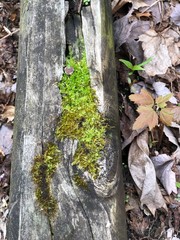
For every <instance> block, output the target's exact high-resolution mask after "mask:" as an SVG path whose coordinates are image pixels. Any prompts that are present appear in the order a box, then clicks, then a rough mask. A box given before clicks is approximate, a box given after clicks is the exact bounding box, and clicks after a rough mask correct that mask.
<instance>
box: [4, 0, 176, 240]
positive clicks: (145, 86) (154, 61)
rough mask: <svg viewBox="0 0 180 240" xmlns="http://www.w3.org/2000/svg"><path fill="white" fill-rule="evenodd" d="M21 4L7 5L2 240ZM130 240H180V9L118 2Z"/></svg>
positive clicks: (138, 0)
mask: <svg viewBox="0 0 180 240" xmlns="http://www.w3.org/2000/svg"><path fill="white" fill-rule="evenodd" d="M19 10H20V3H19V1H18V0H12V1H0V122H1V127H0V239H1V240H4V239H5V237H6V221H7V217H8V213H9V209H8V200H9V188H10V165H11V160H12V159H11V151H12V143H13V140H12V138H13V119H14V111H15V96H16V80H17V56H18V31H19ZM112 12H113V27H114V39H115V54H116V62H117V81H118V93H119V114H120V126H121V139H122V157H123V174H124V186H125V196H126V199H125V201H126V213H127V226H128V239H129V240H155V239H162V240H180V146H179V143H180V41H179V39H180V31H179V27H180V4H179V3H178V1H175V0H171V1H162V0H157V1H155V0H133V1H132V0H113V1H112Z"/></svg>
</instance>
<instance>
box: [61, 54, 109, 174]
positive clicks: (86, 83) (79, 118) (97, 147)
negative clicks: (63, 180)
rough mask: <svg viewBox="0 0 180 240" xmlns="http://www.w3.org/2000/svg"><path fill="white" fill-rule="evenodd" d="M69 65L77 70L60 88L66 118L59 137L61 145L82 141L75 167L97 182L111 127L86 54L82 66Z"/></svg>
mask: <svg viewBox="0 0 180 240" xmlns="http://www.w3.org/2000/svg"><path fill="white" fill-rule="evenodd" d="M66 65H67V66H69V67H71V68H73V69H74V72H73V73H72V74H71V75H67V74H64V75H63V78H62V80H61V82H60V84H59V88H60V92H61V95H62V116H61V120H60V122H59V124H58V126H57V129H56V136H57V138H58V139H59V140H61V141H62V140H63V139H64V138H70V139H77V140H78V148H77V150H76V153H75V155H74V159H73V163H72V164H73V165H76V166H77V167H78V168H79V169H81V170H83V171H88V172H89V173H90V174H91V176H92V177H93V178H96V177H97V176H98V159H99V158H100V157H101V152H102V151H103V149H104V146H105V132H106V128H107V126H106V124H105V121H104V119H103V117H102V115H101V114H100V113H99V112H98V109H97V99H96V97H95V92H94V90H93V89H92V88H91V86H90V74H89V69H88V67H87V63H86V57H85V54H83V57H82V59H81V60H80V61H79V62H77V61H75V60H74V58H72V57H70V58H69V59H67V62H66Z"/></svg>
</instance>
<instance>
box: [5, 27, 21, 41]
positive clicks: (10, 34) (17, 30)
mask: <svg viewBox="0 0 180 240" xmlns="http://www.w3.org/2000/svg"><path fill="white" fill-rule="evenodd" d="M17 32H19V28H18V29H16V30H15V31H13V32H11V33H8V34H7V35H6V36H4V37H2V38H0V41H1V40H3V39H5V38H8V37H9V36H12V35H13V34H15V33H17Z"/></svg>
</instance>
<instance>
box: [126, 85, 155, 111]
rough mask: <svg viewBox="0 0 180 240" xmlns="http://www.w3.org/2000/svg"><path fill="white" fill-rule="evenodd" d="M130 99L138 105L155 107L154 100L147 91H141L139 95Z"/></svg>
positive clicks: (132, 95) (134, 95) (133, 95)
mask: <svg viewBox="0 0 180 240" xmlns="http://www.w3.org/2000/svg"><path fill="white" fill-rule="evenodd" d="M129 99H130V100H131V101H133V102H135V103H136V104H138V105H143V106H151V107H152V106H153V105H154V99H153V97H152V96H151V94H150V93H149V92H148V91H147V90H146V89H141V92H140V93H138V94H131V95H130V96H129Z"/></svg>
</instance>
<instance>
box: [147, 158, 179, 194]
mask: <svg viewBox="0 0 180 240" xmlns="http://www.w3.org/2000/svg"><path fill="white" fill-rule="evenodd" d="M151 160H152V162H153V164H154V167H155V170H156V176H157V177H158V178H159V180H160V182H161V183H162V185H163V186H164V188H165V189H166V191H167V193H168V194H169V195H170V194H171V193H172V192H174V193H177V187H176V176H175V173H174V172H173V171H172V170H171V169H172V166H173V164H174V161H173V160H172V158H171V157H170V156H168V155H167V154H159V155H158V156H155V157H152V158H151Z"/></svg>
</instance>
